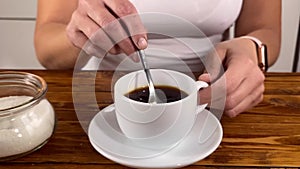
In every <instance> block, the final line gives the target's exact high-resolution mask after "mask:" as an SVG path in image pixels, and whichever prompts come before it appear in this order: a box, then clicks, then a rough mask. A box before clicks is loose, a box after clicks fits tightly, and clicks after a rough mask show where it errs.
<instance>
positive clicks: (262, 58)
mask: <svg viewBox="0 0 300 169" xmlns="http://www.w3.org/2000/svg"><path fill="white" fill-rule="evenodd" d="M240 38H243V39H249V40H251V41H252V42H253V43H254V44H255V47H256V55H257V61H258V67H259V68H260V69H261V70H262V71H263V72H267V70H268V54H267V46H266V44H264V43H262V42H261V41H260V40H259V39H258V38H256V37H253V36H241V37H240Z"/></svg>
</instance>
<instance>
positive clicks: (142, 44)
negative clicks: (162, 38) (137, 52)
mask: <svg viewBox="0 0 300 169" xmlns="http://www.w3.org/2000/svg"><path fill="white" fill-rule="evenodd" d="M137 45H138V48H139V49H145V48H146V47H147V45H148V43H147V41H146V39H145V38H140V39H139V41H138V42H137Z"/></svg>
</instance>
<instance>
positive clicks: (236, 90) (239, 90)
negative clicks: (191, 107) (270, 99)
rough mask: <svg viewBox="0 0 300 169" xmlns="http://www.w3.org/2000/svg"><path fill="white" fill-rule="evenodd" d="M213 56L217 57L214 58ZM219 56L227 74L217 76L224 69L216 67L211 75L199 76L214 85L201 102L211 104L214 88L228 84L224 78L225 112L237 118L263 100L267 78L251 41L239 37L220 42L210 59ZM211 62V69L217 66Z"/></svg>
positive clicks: (203, 93)
mask: <svg viewBox="0 0 300 169" xmlns="http://www.w3.org/2000/svg"><path fill="white" fill-rule="evenodd" d="M212 57H215V58H213V59H210V58H212ZM216 57H217V58H219V59H220V60H219V63H222V65H223V67H224V74H222V75H221V77H217V76H219V75H218V73H219V68H220V67H219V68H218V67H217V66H215V69H212V71H208V73H209V74H208V73H205V74H202V75H201V76H199V80H202V81H206V82H211V83H212V84H211V86H210V87H208V88H205V89H203V90H201V91H200V96H201V103H205V102H206V103H207V102H210V99H211V96H210V93H211V90H212V86H214V85H215V86H220V85H221V84H224V81H223V83H222V80H221V79H223V80H225V84H226V86H225V91H226V101H225V110H224V112H225V114H226V115H228V116H229V117H235V116H237V115H238V114H240V113H241V112H243V111H246V110H247V109H250V108H252V107H253V106H255V105H257V104H258V103H259V102H261V101H262V99H263V92H264V79H265V76H264V74H263V72H262V71H261V70H260V68H259V67H258V64H257V62H258V61H257V54H256V47H255V44H254V43H253V42H252V41H251V40H250V39H245V38H235V39H232V40H228V41H224V42H221V43H219V44H218V45H216V46H215V51H213V52H211V54H210V55H209V57H208V59H209V60H215V59H216ZM207 63H210V65H208V66H212V67H213V66H214V65H212V63H213V62H210V61H208V62H207ZM207 63H206V64H207ZM214 72H215V73H214ZM221 87H224V85H223V86H221Z"/></svg>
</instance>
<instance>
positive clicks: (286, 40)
mask: <svg viewBox="0 0 300 169" xmlns="http://www.w3.org/2000/svg"><path fill="white" fill-rule="evenodd" d="M282 6H283V9H282V43H281V49H280V55H279V58H278V60H277V62H276V63H275V64H274V65H273V66H272V67H271V68H270V69H269V71H270V72H291V71H292V67H293V61H294V52H295V46H296V39H297V29H298V23H299V15H300V0H282Z"/></svg>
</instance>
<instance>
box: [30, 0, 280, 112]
mask: <svg viewBox="0 0 300 169" xmlns="http://www.w3.org/2000/svg"><path fill="white" fill-rule="evenodd" d="M143 12H160V13H167V14H171V15H175V16H178V17H180V18H184V19H186V20H188V21H190V22H191V23H193V24H195V25H196V26H197V27H198V28H199V29H201V30H204V31H203V32H204V33H205V34H206V35H207V36H208V37H209V38H210V37H211V40H212V41H213V43H214V44H215V51H214V52H207V51H206V52H207V53H210V55H211V57H218V58H219V59H220V60H221V61H222V63H223V66H224V69H225V73H224V74H223V75H222V77H224V79H226V95H227V96H226V105H225V113H226V114H227V115H228V116H230V117H234V116H236V115H238V114H239V113H241V112H243V111H245V110H247V109H249V108H251V107H253V106H255V105H257V104H258V103H259V102H260V101H261V100H262V98H263V91H264V83H263V82H264V73H263V72H262V71H261V69H260V68H259V67H258V64H259V63H260V62H261V61H260V60H259V59H258V55H257V51H258V48H257V44H256V43H255V41H257V40H259V41H261V42H263V43H264V44H266V45H267V47H268V51H267V52H268V56H267V57H268V58H267V60H268V65H269V66H271V65H272V64H274V63H275V61H276V59H277V57H278V54H279V49H280V40H281V1H280V0H274V1H272V3H270V2H269V1H265V0H229V1H222V0H188V1H185V2H184V3H183V2H182V1H180V0H173V1H166V0H152V1H143V0H132V1H128V0H89V1H86V0H68V1H61V0H52V1H51V3H49V2H48V1H45V0H39V1H38V16H37V22H36V32H35V47H36V53H37V56H38V58H39V60H40V62H41V63H42V64H43V65H44V66H45V67H46V68H49V69H66V68H73V67H74V65H75V63H76V59H77V57H78V54H79V52H80V51H81V49H85V51H86V52H87V53H88V54H97V53H99V52H100V51H101V49H99V46H98V45H97V44H98V43H94V41H93V39H92V37H93V35H94V34H95V32H97V30H99V29H100V28H105V27H106V26H107V25H109V23H112V22H114V21H115V20H116V19H118V18H122V17H126V16H129V15H134V14H139V13H143ZM203 18H204V19H203ZM143 22H144V20H143V21H142V19H141V18H139V17H134V18H133V19H132V20H131V21H130V23H125V25H126V27H127V28H128V29H127V30H124V27H123V26H122V23H120V24H119V25H117V26H116V25H115V26H114V28H113V30H116V31H114V32H117V34H120V35H124V34H126V33H129V34H130V35H132V36H131V37H129V38H126V39H123V40H122V41H120V42H119V41H118V43H117V44H116V45H114V46H113V48H111V49H110V50H109V51H108V53H109V54H111V55H114V54H120V53H125V54H126V55H131V54H132V53H134V51H135V50H137V49H146V48H147V46H148V45H150V44H151V42H152V41H151V40H152V39H151V37H147V33H146V31H145V30H146V29H147V27H146V26H145V25H143ZM145 22H147V21H145ZM234 23H235V33H234V36H235V38H233V39H230V40H225V41H222V38H221V36H219V35H222V34H223V35H224V34H225V32H226V30H227V29H228V28H229V27H230V26H231V25H232V24H234ZM145 27H146V28H145ZM135 29H137V30H139V31H138V33H137V34H134V33H132V32H134V30H135ZM169 29H170V30H172V28H169ZM106 35H107V36H105V37H104V36H102V39H99V40H100V42H102V43H105V42H107V43H112V42H111V41H110V40H112V41H113V36H114V33H111V34H110V33H107V34H106ZM245 36H247V37H245ZM156 40H157V39H155V38H153V42H155V41H156ZM162 40H166V39H162ZM89 41H91V43H89V44H90V45H89V47H88V48H84V45H85V44H86V42H89ZM162 44H166V43H164V42H162ZM207 55H209V54H207ZM133 59H134V58H133ZM199 79H200V80H204V81H207V82H209V81H214V80H215V79H213V78H212V79H210V77H209V74H207V73H204V74H202V75H201V76H200V77H199ZM214 83H216V84H217V83H218V80H216V81H214ZM209 91H210V88H206V89H205V90H201V91H200V94H201V96H208V93H210V92H209ZM203 100H205V99H203Z"/></svg>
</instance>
